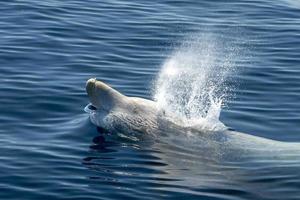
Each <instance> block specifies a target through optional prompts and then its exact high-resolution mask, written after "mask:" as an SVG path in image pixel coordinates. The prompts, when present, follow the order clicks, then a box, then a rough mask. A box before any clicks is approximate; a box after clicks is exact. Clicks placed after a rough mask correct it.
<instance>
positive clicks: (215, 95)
mask: <svg viewBox="0 0 300 200" xmlns="http://www.w3.org/2000/svg"><path fill="white" fill-rule="evenodd" d="M236 52H237V51H236V48H234V47H232V45H228V44H227V43H226V42H222V41H220V40H217V39H216V38H213V37H211V36H207V35H205V36H203V35H198V36H195V35H194V36H191V37H189V38H187V39H186V40H184V42H183V43H182V44H181V45H180V46H179V48H177V49H175V50H174V51H173V53H172V54H171V55H170V56H169V57H168V58H167V59H166V61H165V63H164V64H163V66H162V69H161V71H160V73H159V76H158V78H157V80H156V83H155V88H156V89H155V94H154V99H155V101H157V103H158V105H159V106H160V107H161V108H163V109H164V110H166V111H167V112H168V113H172V114H174V115H176V116H177V117H179V118H181V119H182V121H183V122H184V124H185V125H187V126H190V125H191V126H199V127H200V128H204V129H206V130H220V129H222V130H224V129H225V128H226V127H225V125H224V124H223V123H222V122H220V120H219V117H220V112H221V108H222V106H224V105H225V103H226V99H227V98H228V96H229V94H230V91H231V88H230V87H228V84H227V80H228V77H229V76H228V75H229V74H230V73H232V72H233V71H234V67H233V66H234V62H233V60H234V57H235V56H236Z"/></svg>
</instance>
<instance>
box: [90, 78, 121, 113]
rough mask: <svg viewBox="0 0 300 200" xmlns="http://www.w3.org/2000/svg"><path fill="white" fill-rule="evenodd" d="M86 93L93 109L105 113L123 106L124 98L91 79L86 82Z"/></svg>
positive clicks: (105, 85)
mask: <svg viewBox="0 0 300 200" xmlns="http://www.w3.org/2000/svg"><path fill="white" fill-rule="evenodd" d="M86 92H87V95H88V97H89V100H90V102H91V104H92V106H93V109H95V110H104V111H106V112H109V111H110V110H111V109H113V108H115V107H116V106H120V105H122V104H124V101H125V99H126V96H124V95H123V94H121V93H119V92H118V91H116V90H115V89H113V88H111V87H110V86H108V85H107V84H105V83H103V82H101V81H98V80H96V79H95V78H91V79H89V80H88V81H87V82H86Z"/></svg>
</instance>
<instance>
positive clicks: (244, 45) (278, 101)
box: [0, 0, 300, 200]
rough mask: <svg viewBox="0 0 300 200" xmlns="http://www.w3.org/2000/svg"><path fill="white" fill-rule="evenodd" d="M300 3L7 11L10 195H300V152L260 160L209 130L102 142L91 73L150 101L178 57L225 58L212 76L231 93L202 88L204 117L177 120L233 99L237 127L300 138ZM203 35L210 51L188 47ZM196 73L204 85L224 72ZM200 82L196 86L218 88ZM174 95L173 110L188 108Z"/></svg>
mask: <svg viewBox="0 0 300 200" xmlns="http://www.w3.org/2000/svg"><path fill="white" fill-rule="evenodd" d="M295 2H296V1H294V2H292V1H290V0H282V1H276V2H275V1H267V0H262V1H260V2H257V1H231V2H228V1H222V0H221V1H218V2H215V1H193V2H188V1H186V2H183V1H178V0H175V1H160V2H155V1H151V2H150V1H144V0H139V1H135V0H133V1H130V2H129V1H123V0H118V1H107V2H102V1H98V2H97V1H92V0H87V1H78V0H69V1H57V0H52V1H49V0H46V1H32V0H28V1H2V2H0V8H1V15H0V19H1V20H0V36H1V37H0V47H1V48H0V82H1V84H0V91H1V92H0V111H1V115H0V150H1V155H0V161H1V162H0V180H1V181H0V190H1V192H0V199H15V200H19V199H72V200H74V199H141V198H143V199H183V198H186V199H270V200H271V199H272V200H273V199H287V200H289V199H298V198H299V196H300V195H299V191H300V188H299V187H300V184H299V181H300V177H299V171H300V170H299V169H300V166H299V158H298V155H299V154H298V152H297V150H291V149H290V150H287V151H283V150H282V151H279V150H278V149H276V148H271V147H269V146H268V148H265V150H263V148H262V149H256V150H255V149H254V151H253V148H252V147H253V146H251V145H250V147H251V151H250V150H249V151H248V150H247V148H246V147H247V145H249V143H248V144H247V145H246V144H245V143H244V141H246V142H247V140H240V141H241V142H240V143H238V142H237V141H238V140H235V141H234V143H235V144H240V145H238V148H232V147H231V145H230V143H226V141H232V140H224V143H222V142H221V141H222V139H224V138H223V137H217V136H218V135H215V136H216V138H214V139H215V140H216V139H219V140H218V141H219V142H217V143H216V144H215V145H211V143H205V141H209V140H207V139H206V140H201V137H197V134H195V135H186V134H183V136H182V137H180V136H179V135H176V134H174V135H172V133H167V132H166V133H165V134H164V135H163V136H160V137H158V138H152V137H148V136H142V137H136V136H132V135H130V134H127V133H120V134H119V135H112V134H109V133H98V132H97V131H96V129H95V127H94V126H93V125H92V124H91V123H90V122H89V120H88V116H87V114H86V113H84V111H83V108H84V106H85V105H86V104H87V103H88V99H87V97H86V93H85V90H84V86H85V82H86V80H87V79H89V78H91V77H97V78H99V80H102V81H104V82H106V83H108V84H110V85H112V86H113V87H115V88H116V89H118V90H119V91H120V92H122V93H124V94H126V95H129V96H138V97H143V98H150V97H151V93H154V94H155V91H151V90H152V89H153V88H154V87H153V86H152V83H153V82H155V80H157V78H156V76H157V74H159V71H161V69H162V68H161V67H162V66H163V65H164V64H166V63H168V62H167V61H170V60H171V61H172V62H173V63H174V62H175V61H176V62H179V63H181V64H180V66H181V65H182V63H184V62H183V61H186V62H185V64H186V65H190V63H192V64H193V63H196V65H197V66H201V64H202V66H214V64H216V63H217V64H218V63H222V62H220V61H225V62H223V63H225V64H224V65H223V66H224V67H225V68H222V65H218V66H216V67H213V68H209V69H218V70H216V71H213V73H212V74H213V75H220V80H219V79H216V80H214V81H213V82H214V83H220V84H217V85H218V87H215V88H214V89H217V90H220V91H216V90H213V91H216V93H214V92H213V93H212V94H213V95H212V97H213V98H211V99H210V98H209V95H208V96H207V95H203V94H209V93H207V92H205V93H201V92H202V89H204V90H205V89H211V87H204V86H203V85H199V86H201V87H198V88H199V90H201V91H199V90H195V91H193V90H191V91H190V92H191V94H196V95H190V96H188V97H187V98H183V100H186V99H189V100H191V101H190V102H194V103H195V102H198V100H199V99H204V101H199V104H198V105H197V103H196V104H186V105H187V107H189V106H191V105H192V107H193V105H197V106H196V107H194V108H192V109H191V110H192V111H193V112H185V111H186V110H183V111H181V110H180V111H179V112H178V113H179V114H184V115H186V116H191V115H192V116H195V115H196V116H201V117H205V116H206V112H203V113H201V112H202V110H201V108H203V109H204V110H207V111H208V110H209V109H208V108H210V106H209V105H210V103H208V104H206V103H207V102H206V101H209V102H212V101H211V100H216V101H215V102H216V103H217V102H220V101H218V100H223V101H222V103H223V108H222V111H221V113H220V112H215V113H219V114H220V121H221V122H222V123H224V124H225V125H226V126H227V127H231V128H234V129H235V130H237V131H241V132H245V133H251V134H255V135H258V136H263V137H265V138H271V139H274V140H279V141H288V142H299V141H300V136H299V133H300V129H299V128H300V127H299V125H298V124H299V119H300V107H299V99H300V98H299V94H300V89H299V88H300V80H299V77H300V70H299V63H300V55H299V53H300V43H299V41H300V40H299V32H300V21H299V19H300V12H299V7H298V6H297V3H295ZM193 34H195V35H198V36H200V37H199V38H198V39H197V38H196V39H192V41H193V42H195V43H196V44H197V45H198V47H201V48H200V49H198V50H197V48H196V49H193V48H188V47H189V45H190V47H192V46H193V45H191V44H190V43H188V44H187V45H186V46H185V47H186V48H185V47H184V45H183V44H182V43H184V42H182V41H189V40H188V39H189V36H190V35H193ZM203 36H211V37H210V38H212V40H207V39H205V37H203ZM197 41H200V43H199V42H198V43H197ZM203 41H209V43H206V44H205V42H203ZM197 45H196V46H197ZM181 47H182V48H181ZM209 47H210V48H209ZM181 49H185V50H183V51H181ZM209 50H211V51H209ZM178 52H179V54H178ZM214 52H215V53H214ZM199 53H200V55H203V56H200V57H197V55H199ZM201 53H202V54H201ZM181 55H184V56H181ZM185 55H192V56H190V57H189V56H185ZM208 55H211V56H212V57H209V56H208ZM203 57H205V58H207V59H203ZM209 58H213V59H209ZM208 61H211V62H208ZM172 62H171V64H172ZM199 63H200V64H199ZM177 64H178V63H177ZM198 64H199V65H198ZM207 64H208V65H207ZM172 65H173V64H172ZM226 66H229V68H226ZM184 67H186V66H184ZM232 67H233V68H232ZM186 69H189V68H186ZM193 69H195V68H193ZM193 69H192V70H191V71H192V73H193V76H192V78H195V79H197V78H199V77H201V76H198V75H199V74H200V75H207V76H210V75H212V74H211V73H205V72H209V70H208V71H201V70H200V69H199V70H198V69H196V70H193ZM219 69H220V70H221V71H219ZM222 69H225V71H222ZM226 69H229V70H228V71H226ZM232 69H234V70H233V71H232ZM177 72H178V71H177ZM177 72H176V70H175V71H174V70H170V71H168V74H169V75H172V74H173V75H174V74H176V73H177ZM219 72H220V73H219ZM223 72H224V73H223ZM225 72H229V73H225ZM223 74H226V76H223ZM213 77H214V76H213ZM222 77H226V78H225V79H224V80H225V82H223V81H222ZM183 78H184V77H183ZM201 80H212V79H205V78H204V79H201ZM201 80H200V81H199V80H198V81H195V82H192V83H193V84H196V85H197V83H206V84H208V83H209V82H205V81H204V82H202V81H201ZM218 81H220V82H218ZM182 84H184V83H182ZM208 85H210V84H208ZM211 85H214V84H211ZM211 85H210V86H211ZM220 85H221V86H220ZM179 86H181V85H179ZM186 86H188V87H187V88H190V87H189V85H188V84H186ZM219 86H220V87H219ZM227 86H230V87H228V88H227ZM231 86H234V87H231ZM182 89H184V88H182ZM227 89H229V90H227ZM153 90H154V89H153ZM167 92H168V90H167ZM178 92H180V90H179V91H178ZM198 92H199V93H198ZM223 93H225V94H226V95H225V96H224V97H223V96H222V94H223ZM172 94H173V97H174V94H175V93H172ZM197 94H201V95H200V96H197ZM219 94H220V95H219ZM175 96H176V95H175ZM171 97H172V95H171ZM179 97H180V96H179ZM170 99H171V100H174V101H172V102H173V103H174V104H170V105H168V106H170V107H171V108H172V109H173V107H172V106H173V105H176V104H177V103H178V102H180V100H181V99H176V98H175V99H172V98H170ZM170 99H167V100H170ZM177 100H178V101H177ZM187 102H188V101H187ZM213 104H214V103H213ZM216 105H217V106H216V108H220V105H219V104H216ZM218 105H219V106H218ZM206 106H208V107H206ZM177 108H178V107H177ZM197 109H198V111H199V109H200V113H201V115H197V114H198V113H199V112H198V111H197V112H196V110H197ZM191 110H189V111H191ZM194 111H195V112H194ZM215 111H219V110H218V109H215ZM202 114H203V116H202ZM212 116H217V117H214V118H215V119H218V118H219V116H218V115H215V114H213V115H212ZM101 135H102V136H101ZM95 137H96V138H95ZM94 138H95V139H94ZM225 139H226V138H225ZM199 140H200V142H199ZM222 144H227V146H226V145H222ZM250 144H251V143H250ZM276 144H277V143H276ZM291 145H292V144H291ZM212 146H213V148H212ZM228 146H229V147H231V148H229V147H228ZM262 146H263V145H262ZM292 146H293V145H292ZM244 147H245V148H244ZM295 148H296V147H295Z"/></svg>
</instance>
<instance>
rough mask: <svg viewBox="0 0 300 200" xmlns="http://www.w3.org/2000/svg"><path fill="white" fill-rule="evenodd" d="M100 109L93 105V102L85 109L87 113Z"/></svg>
mask: <svg viewBox="0 0 300 200" xmlns="http://www.w3.org/2000/svg"><path fill="white" fill-rule="evenodd" d="M97 110H98V109H97V108H96V107H95V106H93V105H92V104H91V103H89V104H88V105H86V106H85V108H84V111H85V112H87V113H93V112H96V111H97Z"/></svg>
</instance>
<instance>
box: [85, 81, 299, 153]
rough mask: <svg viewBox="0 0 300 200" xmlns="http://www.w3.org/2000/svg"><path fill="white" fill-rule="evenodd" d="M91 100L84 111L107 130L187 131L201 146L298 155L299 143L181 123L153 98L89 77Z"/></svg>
mask: <svg viewBox="0 0 300 200" xmlns="http://www.w3.org/2000/svg"><path fill="white" fill-rule="evenodd" d="M86 92H87V95H88V97H89V101H90V104H89V105H88V106H86V108H85V111H86V112H88V113H89V116H90V120H91V122H92V123H93V124H95V125H96V126H98V127H101V128H104V129H106V130H109V131H110V132H127V133H142V134H143V133H146V134H151V135H154V136H156V135H159V134H162V133H165V132H169V133H171V134H173V135H176V136H179V137H182V135H184V134H186V133H191V132H192V133H193V135H196V136H197V138H196V140H197V143H198V144H199V145H198V146H201V148H202V149H203V148H210V147H213V148H215V149H219V150H220V151H222V149H225V148H226V150H227V151H228V149H231V150H235V149H239V150H241V149H242V150H244V151H245V152H247V151H248V150H254V151H262V152H265V151H268V152H278V151H286V150H288V153H289V155H290V153H291V151H293V152H294V151H295V154H296V155H299V152H300V148H299V146H300V145H299V143H292V142H281V141H275V140H272V139H267V138H262V137H258V136H253V135H250V134H245V133H241V132H237V131H230V130H222V131H206V130H199V129H198V128H197V127H194V126H187V125H183V124H182V123H181V121H180V119H177V118H175V117H174V116H173V115H172V114H170V113H166V112H165V111H164V110H162V109H160V108H159V107H158V106H157V104H156V102H154V101H152V100H148V99H144V98H138V97H128V96H125V95H123V94H121V93H120V92H118V91H117V90H115V89H113V88H112V87H110V86H108V85H107V84H105V83H103V82H101V81H99V80H96V79H95V78H91V79H89V80H88V81H87V83H86Z"/></svg>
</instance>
